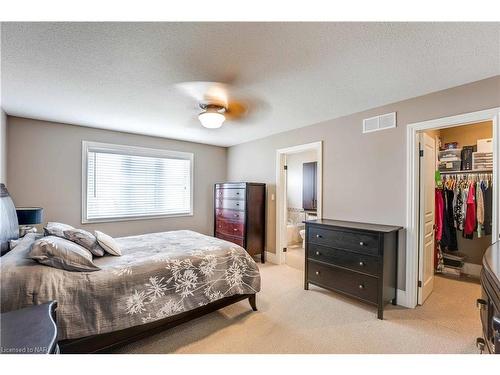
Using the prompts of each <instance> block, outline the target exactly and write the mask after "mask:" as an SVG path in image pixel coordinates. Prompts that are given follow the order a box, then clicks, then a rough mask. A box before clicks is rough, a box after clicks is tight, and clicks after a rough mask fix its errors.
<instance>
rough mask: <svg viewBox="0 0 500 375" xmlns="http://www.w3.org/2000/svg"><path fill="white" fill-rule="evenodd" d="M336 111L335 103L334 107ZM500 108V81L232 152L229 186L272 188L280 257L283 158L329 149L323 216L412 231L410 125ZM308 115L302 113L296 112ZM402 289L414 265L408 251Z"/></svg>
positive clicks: (271, 217)
mask: <svg viewBox="0 0 500 375" xmlns="http://www.w3.org/2000/svg"><path fill="white" fill-rule="evenodd" d="M332 105H334V103H332ZM498 106H500V76H495V77H492V78H489V79H486V80H482V81H478V82H474V83H470V84H467V85H463V86H458V87H454V88H451V89H448V90H444V91H439V92H435V93H432V94H428V95H424V96H420V97H417V98H413V99H409V100H405V101H401V102H398V103H394V104H390V105H386V106H383V107H379V108H375V109H371V110H368V111H364V112H361V113H355V114H352V115H349V116H345V117H341V118H337V119H333V120H328V121H325V122H322V123H319V124H315V125H311V126H308V127H304V128H299V129H295V130H291V131H288V132H285V133H281V134H276V135H273V136H270V137H266V138H263V139H260V140H256V141H253V142H248V143H244V144H240V145H237V146H234V147H230V148H229V150H228V179H229V180H247V181H255V182H265V183H267V184H268V197H267V199H268V201H267V203H268V205H267V207H268V212H267V214H268V217H267V224H268V226H267V229H268V232H267V233H268V234H267V250H268V251H270V252H275V238H276V228H275V203H276V202H275V201H271V199H270V198H271V194H273V193H275V181H276V177H275V163H276V160H275V159H276V156H275V152H276V149H278V148H284V147H290V146H294V145H299V144H304V143H309V142H315V141H323V216H324V217H325V218H331V219H343V220H353V221H365V222H373V223H383V224H397V225H402V226H404V225H405V221H406V196H405V195H406V145H405V144H406V125H407V124H409V123H413V122H419V121H425V120H429V119H434V118H439V117H445V116H451V115H456V114H460V113H465V112H472V111H478V110H482V109H487V108H492V107H498ZM290 110H291V111H300V108H290ZM393 111H396V112H397V124H398V126H397V128H395V129H389V130H384V131H380V132H374V133H368V134H362V133H361V127H362V120H363V119H364V118H367V117H371V116H375V115H379V114H383V113H388V112H393ZM400 247H401V248H400V256H399V265H400V266H399V269H400V270H401V272H400V277H399V281H398V283H399V287H400V288H403V285H404V267H403V265H404V264H405V262H406V259H405V253H404V247H403V246H400Z"/></svg>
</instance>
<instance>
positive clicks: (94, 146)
mask: <svg viewBox="0 0 500 375" xmlns="http://www.w3.org/2000/svg"><path fill="white" fill-rule="evenodd" d="M89 151H90V152H99V151H104V152H108V153H115V154H120V155H130V156H147V157H157V158H169V159H183V160H189V161H190V171H189V174H190V184H191V191H190V211H189V212H186V213H184V212H183V213H178V214H161V215H158V214H153V215H139V216H127V217H120V216H118V217H105V218H98V219H89V218H88V216H87V214H88V213H87V182H88V181H87V171H88V153H89ZM193 182H194V154H193V153H192V152H182V151H172V150H165V149H156V148H149V147H137V146H129V145H118V144H113V143H101V142H92V141H82V186H81V188H82V190H81V197H82V211H81V213H82V224H90V223H109V222H118V221H134V220H151V219H161V218H169V217H183V216H193V210H194V183H193Z"/></svg>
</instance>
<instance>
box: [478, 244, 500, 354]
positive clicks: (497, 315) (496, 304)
mask: <svg viewBox="0 0 500 375" xmlns="http://www.w3.org/2000/svg"><path fill="white" fill-rule="evenodd" d="M481 292H482V293H481V298H480V299H478V300H477V306H478V307H479V309H480V311H481V312H480V317H481V324H482V326H483V337H480V338H478V339H477V341H476V343H477V346H478V347H479V348H480V349H481V351H484V352H489V353H495V354H500V241H498V242H496V243H494V244H493V245H491V246H490V247H489V248H488V249H487V250H486V252H485V254H484V257H483V268H482V270H481Z"/></svg>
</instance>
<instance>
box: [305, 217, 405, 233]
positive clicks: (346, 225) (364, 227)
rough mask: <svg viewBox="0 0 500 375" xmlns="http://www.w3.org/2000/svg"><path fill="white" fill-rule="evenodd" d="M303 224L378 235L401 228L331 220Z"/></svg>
mask: <svg viewBox="0 0 500 375" xmlns="http://www.w3.org/2000/svg"><path fill="white" fill-rule="evenodd" d="M305 223H307V224H309V225H319V226H324V227H332V228H337V229H348V230H355V231H368V232H379V233H390V232H395V231H398V230H400V229H402V227H401V226H397V225H382V224H369V223H358V222H354V221H343V220H331V219H319V220H307V221H305Z"/></svg>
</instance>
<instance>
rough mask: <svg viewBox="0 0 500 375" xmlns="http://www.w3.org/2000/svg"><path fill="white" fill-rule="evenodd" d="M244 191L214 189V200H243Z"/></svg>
mask: <svg viewBox="0 0 500 375" xmlns="http://www.w3.org/2000/svg"><path fill="white" fill-rule="evenodd" d="M245 196H246V190H245V189H222V188H216V189H215V198H222V199H245Z"/></svg>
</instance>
